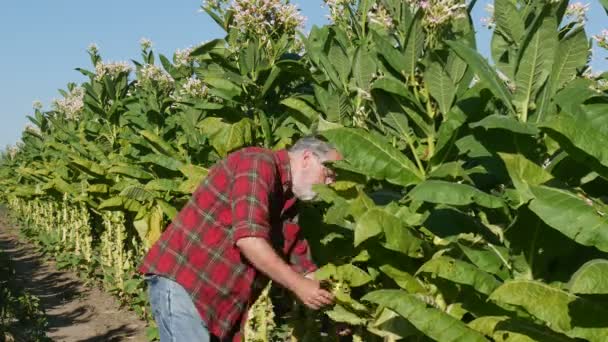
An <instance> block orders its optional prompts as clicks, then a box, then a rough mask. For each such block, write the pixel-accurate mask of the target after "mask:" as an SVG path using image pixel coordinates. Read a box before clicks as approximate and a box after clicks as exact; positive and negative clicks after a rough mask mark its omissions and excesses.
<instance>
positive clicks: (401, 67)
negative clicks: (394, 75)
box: [372, 30, 408, 74]
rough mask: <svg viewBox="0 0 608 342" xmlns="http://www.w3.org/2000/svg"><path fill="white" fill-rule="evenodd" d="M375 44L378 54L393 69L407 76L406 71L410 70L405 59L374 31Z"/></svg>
mask: <svg viewBox="0 0 608 342" xmlns="http://www.w3.org/2000/svg"><path fill="white" fill-rule="evenodd" d="M372 34H373V38H374V44H375V45H376V50H377V51H378V54H379V55H380V56H381V57H382V58H384V60H386V62H387V63H388V65H390V67H391V68H393V69H395V71H397V72H398V73H400V74H405V70H406V69H407V68H408V66H407V64H406V60H405V58H403V55H402V54H401V53H400V52H399V50H397V49H396V48H395V47H394V46H393V45H392V44H391V43H390V42H389V41H388V40H387V39H386V38H384V37H383V36H382V35H380V34H379V33H378V32H376V31H373V30H372Z"/></svg>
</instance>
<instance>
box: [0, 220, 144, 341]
mask: <svg viewBox="0 0 608 342" xmlns="http://www.w3.org/2000/svg"><path fill="white" fill-rule="evenodd" d="M0 250H2V251H4V252H5V253H6V254H7V255H9V256H10V258H11V259H12V260H13V263H14V265H15V269H16V272H17V278H18V279H19V280H20V281H22V282H23V286H24V288H25V289H26V290H27V291H29V292H30V293H31V294H32V295H35V296H37V297H38V298H40V302H41V306H42V308H43V309H44V311H45V313H46V317H47V320H48V330H47V336H48V337H49V338H51V339H53V340H54V341H62V342H63V341H65V342H72V341H73V342H75V341H79V342H93V341H99V342H101V341H146V338H145V323H144V322H143V321H141V320H140V319H138V317H137V316H136V315H135V313H133V312H129V311H126V310H125V309H121V308H119V305H118V302H117V301H116V300H115V299H114V298H113V297H112V296H111V295H110V294H108V293H105V292H103V291H102V290H101V289H99V288H97V287H94V286H85V285H84V284H83V283H82V281H80V280H79V279H78V277H77V276H76V275H75V274H74V273H73V272H69V271H62V270H57V267H56V266H55V263H54V262H53V261H50V260H46V259H45V258H44V257H43V256H42V255H41V254H40V253H38V252H37V251H36V249H35V248H34V247H33V246H32V245H30V244H28V243H26V242H24V241H22V240H20V239H19V238H18V231H17V228H16V227H12V226H10V224H9V223H8V221H7V219H6V215H5V213H4V212H0Z"/></svg>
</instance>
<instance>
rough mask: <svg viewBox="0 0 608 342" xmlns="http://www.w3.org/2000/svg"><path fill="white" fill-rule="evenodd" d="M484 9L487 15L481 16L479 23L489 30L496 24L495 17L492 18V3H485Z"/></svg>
mask: <svg viewBox="0 0 608 342" xmlns="http://www.w3.org/2000/svg"><path fill="white" fill-rule="evenodd" d="M485 10H486V12H487V13H488V16H487V17H483V18H481V25H482V26H485V27H487V28H489V29H490V30H491V29H493V28H494V26H496V19H495V18H494V5H492V4H487V5H486V7H485Z"/></svg>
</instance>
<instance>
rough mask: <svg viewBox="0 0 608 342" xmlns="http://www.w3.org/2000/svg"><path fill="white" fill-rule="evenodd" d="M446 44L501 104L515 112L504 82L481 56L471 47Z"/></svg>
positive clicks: (459, 44) (458, 43) (449, 42)
mask: <svg viewBox="0 0 608 342" xmlns="http://www.w3.org/2000/svg"><path fill="white" fill-rule="evenodd" d="M447 44H448V45H449V46H450V47H451V48H452V49H453V50H454V51H455V52H456V53H457V54H458V56H460V58H462V59H463V60H464V61H465V62H467V64H468V65H469V67H470V68H471V69H473V71H474V72H475V74H477V76H479V78H480V80H481V81H482V82H484V83H485V84H486V85H487V86H488V89H490V91H491V92H492V93H493V94H494V95H495V96H496V97H498V98H499V99H501V100H502V102H503V104H504V105H505V106H506V107H507V108H508V109H509V110H510V111H511V112H513V113H514V112H515V110H514V109H513V106H512V104H511V94H510V93H509V90H508V89H507V87H506V86H505V84H504V82H503V81H502V80H500V78H499V77H498V74H497V73H496V71H494V68H492V67H491V66H490V64H488V61H487V60H485V59H484V58H483V57H481V55H480V54H479V53H478V52H477V51H475V50H474V49H472V48H471V47H469V46H467V45H465V44H463V43H461V42H458V41H448V42H447Z"/></svg>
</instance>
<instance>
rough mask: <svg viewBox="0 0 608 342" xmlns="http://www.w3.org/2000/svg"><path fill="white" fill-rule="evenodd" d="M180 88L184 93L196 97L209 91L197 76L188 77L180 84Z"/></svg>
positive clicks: (202, 95) (203, 95)
mask: <svg viewBox="0 0 608 342" xmlns="http://www.w3.org/2000/svg"><path fill="white" fill-rule="evenodd" d="M182 90H183V91H184V93H185V94H188V95H190V96H192V97H198V98H204V97H205V96H207V93H208V92H209V89H208V88H207V85H205V84H203V82H202V81H201V80H199V79H197V78H189V79H188V81H187V82H186V83H184V85H183V86H182Z"/></svg>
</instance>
